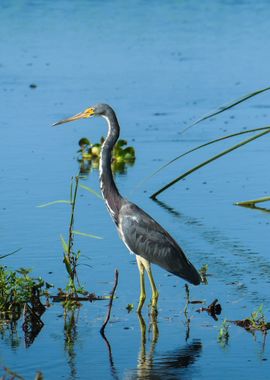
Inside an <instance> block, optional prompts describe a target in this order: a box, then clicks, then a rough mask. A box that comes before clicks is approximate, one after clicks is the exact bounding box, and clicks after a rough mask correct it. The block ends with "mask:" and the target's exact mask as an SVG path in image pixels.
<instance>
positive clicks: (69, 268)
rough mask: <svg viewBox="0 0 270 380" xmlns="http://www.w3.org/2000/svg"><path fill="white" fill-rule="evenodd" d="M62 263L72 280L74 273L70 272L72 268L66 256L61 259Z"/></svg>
mask: <svg viewBox="0 0 270 380" xmlns="http://www.w3.org/2000/svg"><path fill="white" fill-rule="evenodd" d="M63 261H64V263H65V266H66V269H67V272H68V274H69V275H70V277H71V279H73V277H74V273H73V272H72V268H71V265H70V261H69V258H68V256H67V255H64V259H63Z"/></svg>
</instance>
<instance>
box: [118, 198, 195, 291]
mask: <svg viewBox="0 0 270 380" xmlns="http://www.w3.org/2000/svg"><path fill="white" fill-rule="evenodd" d="M118 228H119V230H120V233H121V235H122V238H123V240H124V242H125V244H126V245H127V246H128V248H129V249H130V251H132V252H134V253H135V254H136V255H140V256H142V257H143V258H144V259H146V260H148V261H150V262H151V263H154V264H157V265H159V266H160V267H162V268H164V269H166V270H167V271H168V272H171V273H173V274H175V275H176V276H179V277H182V278H184V279H186V280H187V281H189V282H191V283H193V284H194V285H198V284H199V283H200V282H201V278H200V275H199V273H198V272H197V270H196V269H195V268H194V266H193V265H192V264H191V263H190V262H189V260H188V259H187V258H186V256H185V254H184V252H183V251H182V249H181V248H180V247H179V245H178V244H177V243H176V241H175V240H174V239H173V238H172V237H171V236H170V235H169V234H168V232H167V231H166V230H165V229H164V228H163V227H161V226H160V224H158V223H157V222H156V221H155V220H154V219H153V218H151V216H149V215H148V214H147V213H145V212H144V211H143V210H142V209H140V208H139V207H138V206H136V205H135V204H133V203H130V202H126V203H124V204H123V206H122V207H121V209H120V212H119V226H118Z"/></svg>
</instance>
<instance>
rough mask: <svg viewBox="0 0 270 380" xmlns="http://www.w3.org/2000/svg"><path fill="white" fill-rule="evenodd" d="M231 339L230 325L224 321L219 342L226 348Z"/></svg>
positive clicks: (219, 334)
mask: <svg viewBox="0 0 270 380" xmlns="http://www.w3.org/2000/svg"><path fill="white" fill-rule="evenodd" d="M229 337H230V334H229V324H228V321H227V320H226V319H224V321H223V322H222V325H221V327H220V329H219V333H218V342H219V343H220V345H221V347H223V348H224V347H225V346H227V345H228V341H229Z"/></svg>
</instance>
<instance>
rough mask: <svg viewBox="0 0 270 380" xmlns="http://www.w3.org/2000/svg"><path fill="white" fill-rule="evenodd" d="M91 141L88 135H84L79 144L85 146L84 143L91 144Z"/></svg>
mask: <svg viewBox="0 0 270 380" xmlns="http://www.w3.org/2000/svg"><path fill="white" fill-rule="evenodd" d="M90 144H91V143H90V141H89V140H88V138H87V137H82V138H81V139H80V140H79V145H80V146H84V145H90Z"/></svg>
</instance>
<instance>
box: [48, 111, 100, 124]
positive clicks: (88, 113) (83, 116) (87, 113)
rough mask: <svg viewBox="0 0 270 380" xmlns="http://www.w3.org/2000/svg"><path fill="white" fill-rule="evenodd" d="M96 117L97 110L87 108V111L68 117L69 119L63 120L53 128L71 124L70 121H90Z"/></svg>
mask: <svg viewBox="0 0 270 380" xmlns="http://www.w3.org/2000/svg"><path fill="white" fill-rule="evenodd" d="M94 115H95V109H94V108H92V107H91V108H87V109H86V110H85V111H83V112H81V113H77V115H74V116H71V117H68V118H67V119H63V120H60V121H58V122H57V123H54V124H53V125H52V126H53V127H55V126H56V125H60V124H64V123H69V122H70V121H74V120H79V119H88V118H89V117H91V116H94Z"/></svg>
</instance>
